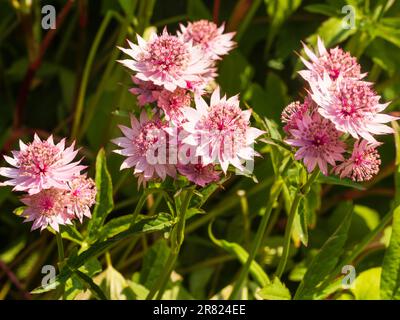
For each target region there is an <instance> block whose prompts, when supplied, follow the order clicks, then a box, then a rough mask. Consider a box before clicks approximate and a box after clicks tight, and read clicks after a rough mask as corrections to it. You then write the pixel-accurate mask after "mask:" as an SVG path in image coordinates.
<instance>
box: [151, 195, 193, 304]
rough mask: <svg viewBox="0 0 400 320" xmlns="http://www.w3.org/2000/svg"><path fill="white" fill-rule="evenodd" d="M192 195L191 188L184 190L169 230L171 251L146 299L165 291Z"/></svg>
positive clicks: (180, 243) (182, 234)
mask: <svg viewBox="0 0 400 320" xmlns="http://www.w3.org/2000/svg"><path fill="white" fill-rule="evenodd" d="M192 196H193V189H188V190H186V194H185V196H184V199H183V202H182V205H181V206H180V210H179V211H178V216H177V218H178V221H177V223H176V225H175V227H174V228H173V229H172V231H171V252H170V254H169V257H168V260H167V263H166V264H165V267H164V270H165V272H164V273H163V274H162V275H161V277H160V278H159V279H158V280H157V282H156V283H155V285H154V286H153V287H152V288H151V290H150V292H149V294H148V295H147V297H146V300H151V299H153V297H154V296H155V295H156V293H157V292H158V293H157V297H156V299H161V298H162V295H163V293H164V291H165V287H166V285H167V283H168V279H169V278H170V276H171V273H172V271H173V269H174V266H175V262H176V259H177V258H178V255H179V251H180V249H181V246H182V243H183V239H184V237H185V224H186V223H185V222H186V211H187V209H188V207H189V204H190V199H191V198H192Z"/></svg>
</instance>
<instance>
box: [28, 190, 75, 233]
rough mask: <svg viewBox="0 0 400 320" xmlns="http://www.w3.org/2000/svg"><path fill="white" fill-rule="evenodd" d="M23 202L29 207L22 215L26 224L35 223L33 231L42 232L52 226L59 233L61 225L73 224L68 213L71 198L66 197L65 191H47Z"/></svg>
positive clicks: (71, 216)
mask: <svg viewBox="0 0 400 320" xmlns="http://www.w3.org/2000/svg"><path fill="white" fill-rule="evenodd" d="M21 201H22V202H23V203H24V204H25V205H26V206H27V207H26V208H25V210H24V212H23V213H22V216H23V217H25V218H26V219H25V221H24V222H29V221H33V225H32V229H31V230H36V229H39V228H40V230H41V231H42V230H43V229H46V228H47V226H51V227H52V228H53V229H54V230H55V231H56V232H59V225H66V224H72V222H71V220H72V219H73V218H74V216H73V215H72V214H70V213H69V212H68V209H67V208H68V205H69V198H68V197H66V196H65V190H62V189H56V188H52V189H45V190H42V191H40V192H38V193H35V194H32V195H26V196H24V197H23V198H22V199H21Z"/></svg>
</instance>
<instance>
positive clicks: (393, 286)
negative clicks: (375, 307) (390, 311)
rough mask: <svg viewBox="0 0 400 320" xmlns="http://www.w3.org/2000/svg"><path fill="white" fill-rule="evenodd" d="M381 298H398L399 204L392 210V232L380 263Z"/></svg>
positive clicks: (399, 286)
mask: <svg viewBox="0 0 400 320" xmlns="http://www.w3.org/2000/svg"><path fill="white" fill-rule="evenodd" d="M381 296H382V299H385V300H387V299H389V300H392V299H396V300H398V299H400V206H398V207H397V208H396V209H395V210H394V212H393V223H392V234H391V237H390V243H389V247H388V248H387V249H386V252H385V256H384V259H383V264H382V278H381Z"/></svg>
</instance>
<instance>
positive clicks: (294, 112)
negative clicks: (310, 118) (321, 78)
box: [281, 96, 316, 133]
mask: <svg viewBox="0 0 400 320" xmlns="http://www.w3.org/2000/svg"><path fill="white" fill-rule="evenodd" d="M315 110H316V104H315V102H314V101H312V99H311V97H310V96H307V97H306V98H305V99H304V102H303V103H301V102H300V101H295V102H292V103H290V104H289V105H287V106H286V107H285V109H283V111H282V114H281V121H282V122H283V123H285V124H286V125H285V126H284V127H283V130H285V132H286V133H289V132H290V130H291V129H296V128H297V120H298V119H301V118H302V117H303V115H304V113H306V112H308V113H309V114H310V115H311V114H312V113H313V112H314V111H315Z"/></svg>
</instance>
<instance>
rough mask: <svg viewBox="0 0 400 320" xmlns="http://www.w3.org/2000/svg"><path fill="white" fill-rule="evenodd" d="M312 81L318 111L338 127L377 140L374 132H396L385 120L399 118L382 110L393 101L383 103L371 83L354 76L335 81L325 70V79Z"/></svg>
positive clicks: (372, 140)
mask: <svg viewBox="0 0 400 320" xmlns="http://www.w3.org/2000/svg"><path fill="white" fill-rule="evenodd" d="M310 85H311V90H312V98H313V100H314V101H315V102H316V103H317V104H318V106H319V108H318V112H319V113H320V114H321V115H322V116H323V117H324V118H326V119H329V120H331V121H332V122H333V123H334V124H335V127H336V129H337V130H339V131H342V132H348V133H349V134H351V135H352V136H353V137H354V138H356V139H358V138H359V137H362V138H364V139H366V140H368V141H370V142H376V140H375V138H374V137H373V136H372V134H386V133H393V129H392V128H391V127H388V126H386V125H384V124H383V123H386V122H390V121H392V120H396V119H397V118H396V117H393V116H390V115H387V114H381V113H379V112H380V111H383V110H384V109H385V108H386V107H387V106H388V104H389V103H385V104H380V103H379V99H380V96H378V95H376V93H375V92H374V90H373V89H372V88H371V84H370V83H367V82H364V81H358V80H353V79H350V78H348V79H340V78H339V79H338V80H337V81H335V82H333V81H332V80H331V78H330V77H329V76H328V75H327V74H326V73H325V76H324V78H323V79H321V78H320V79H319V81H318V82H313V83H311V84H310Z"/></svg>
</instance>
